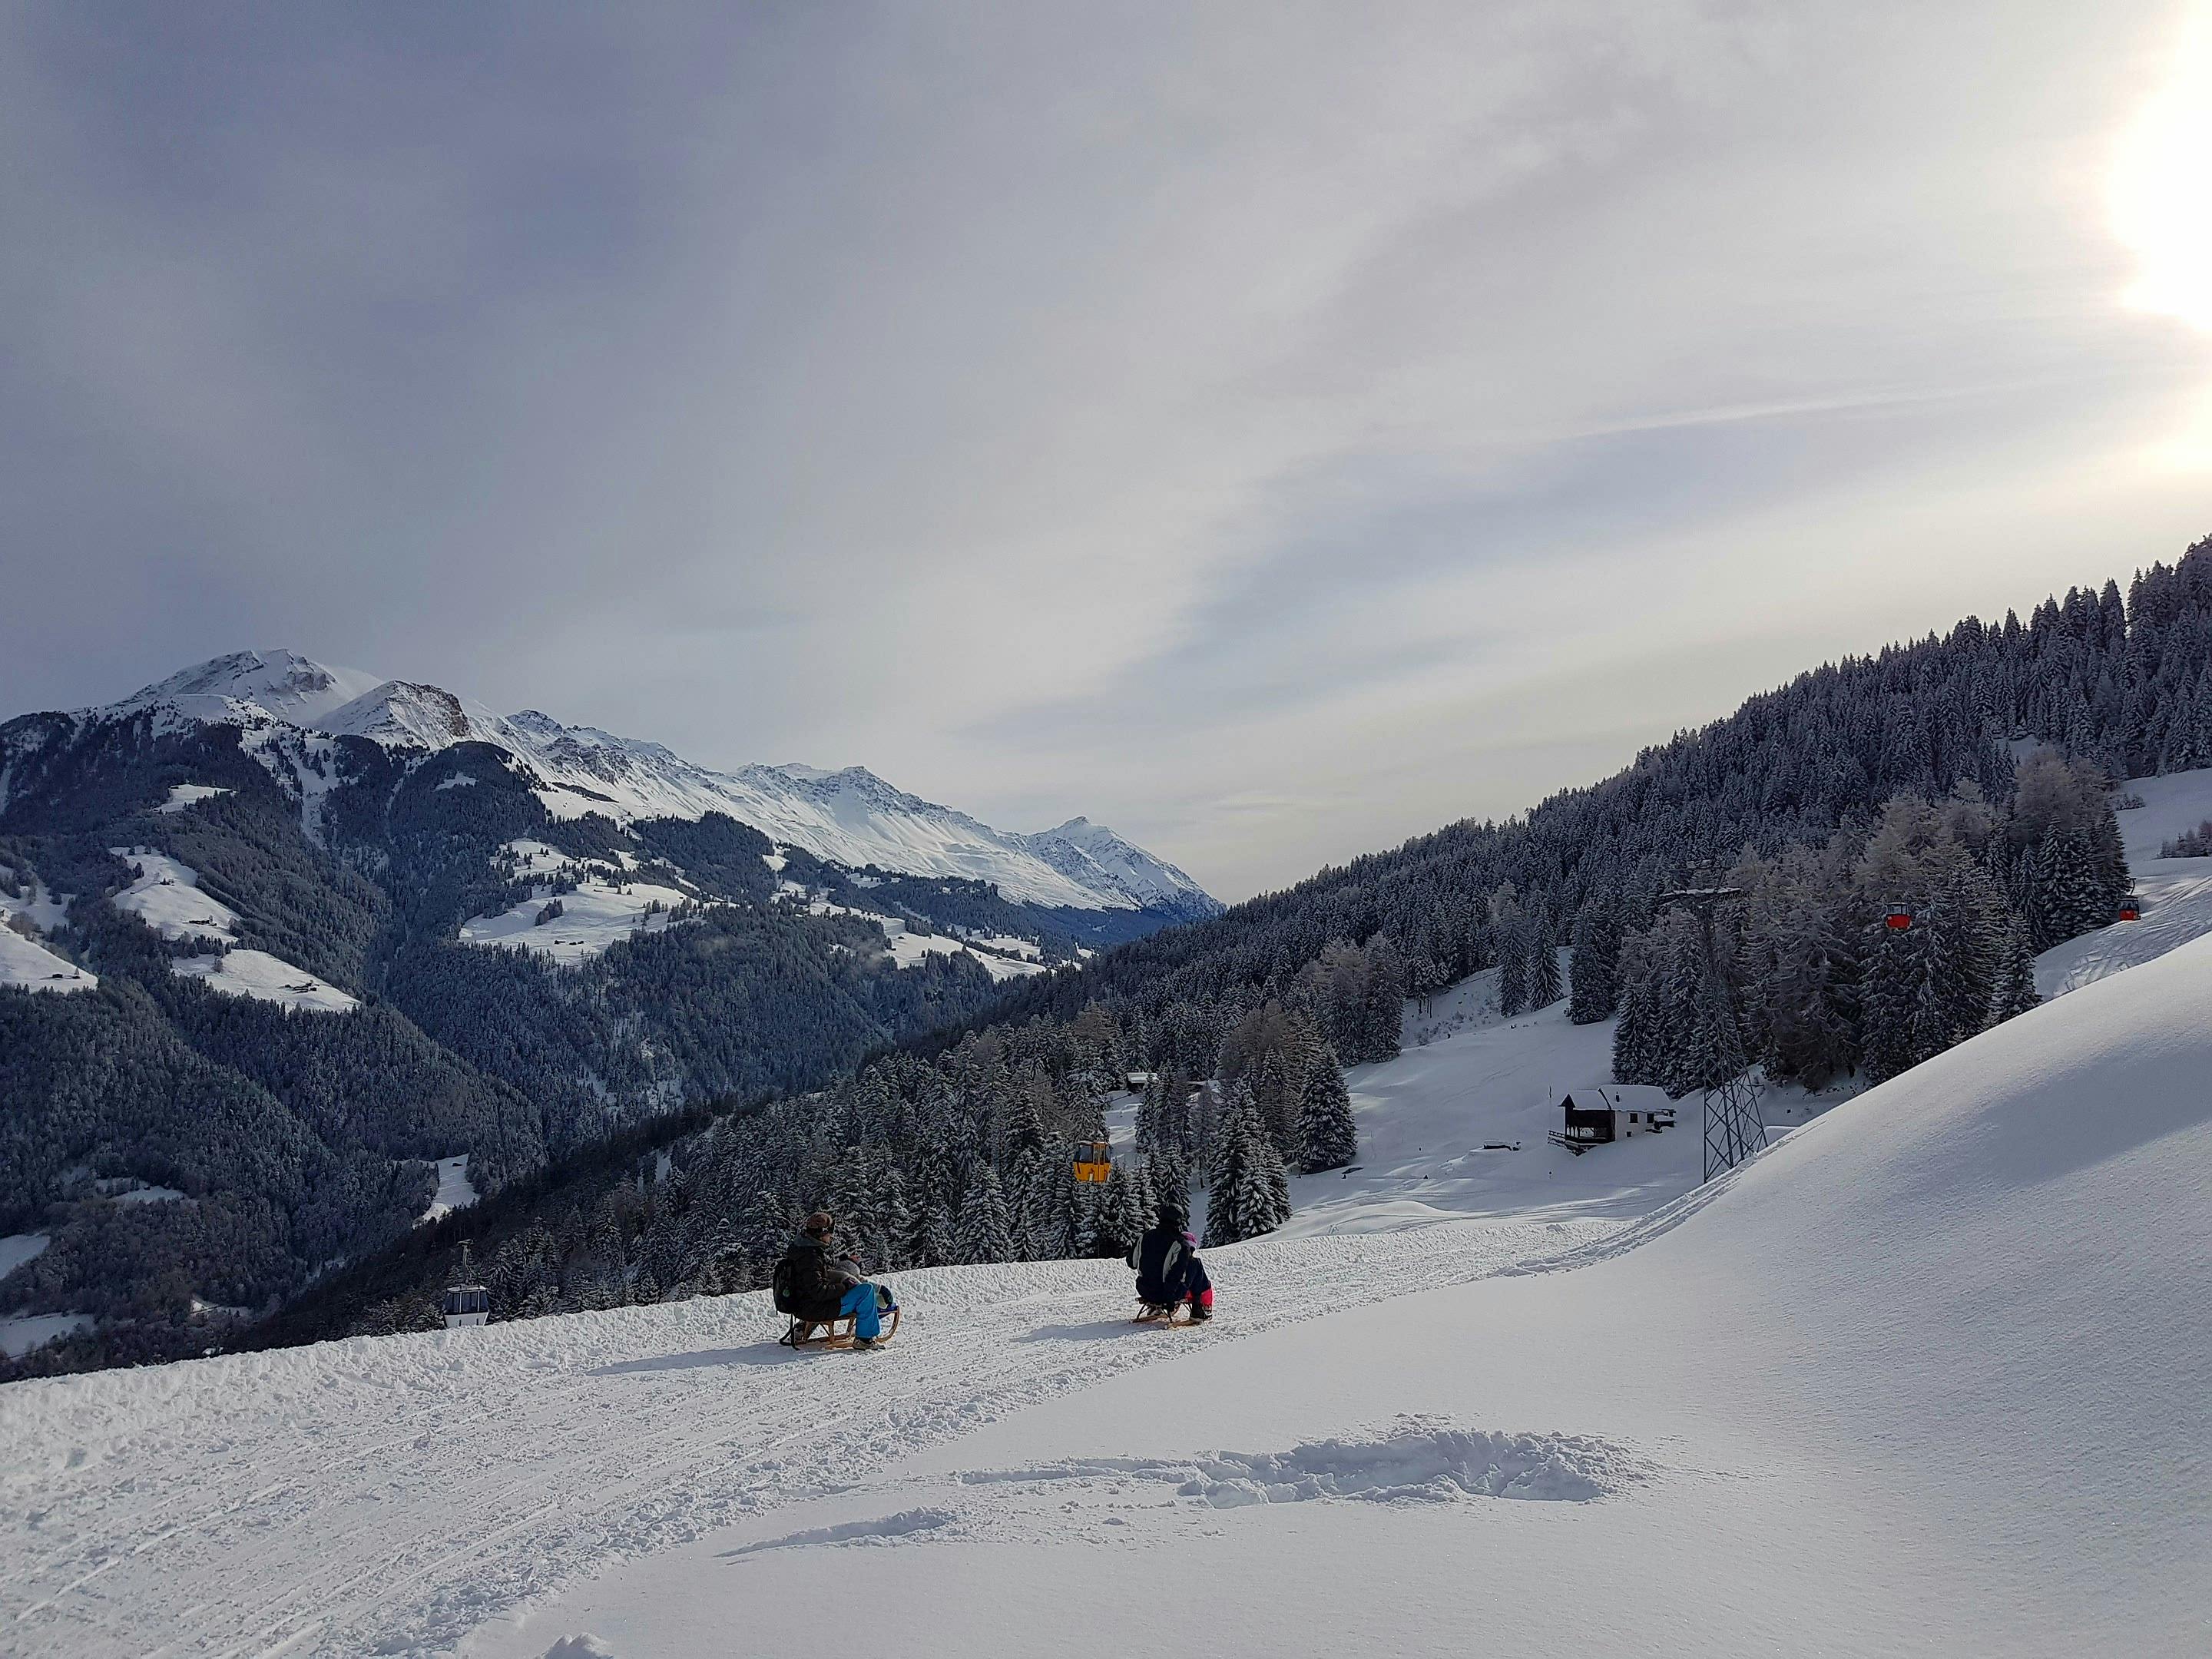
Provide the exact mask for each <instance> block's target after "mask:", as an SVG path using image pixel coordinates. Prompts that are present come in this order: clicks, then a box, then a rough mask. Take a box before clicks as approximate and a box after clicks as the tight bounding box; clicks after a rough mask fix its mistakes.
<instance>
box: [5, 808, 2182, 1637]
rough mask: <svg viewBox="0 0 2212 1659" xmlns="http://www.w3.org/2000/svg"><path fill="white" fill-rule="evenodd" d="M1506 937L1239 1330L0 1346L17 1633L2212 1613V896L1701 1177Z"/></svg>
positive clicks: (1022, 1311) (1865, 1631)
mask: <svg viewBox="0 0 2212 1659" xmlns="http://www.w3.org/2000/svg"><path fill="white" fill-rule="evenodd" d="M2156 782H2157V781H2152V786H2146V785H2142V784H2138V785H2136V786H2135V787H2137V788H2138V789H2139V790H2140V791H2142V793H2145V794H2146V795H2147V796H2148V794H2149V793H2151V787H2153V786H2154V785H2155V783H2156ZM2182 787H2184V786H2183V785H2182V784H2180V783H2178V782H2177V783H2176V784H2175V785H2174V788H2175V791H2176V793H2177V794H2178V793H2179V791H2180V789H2181V788H2182ZM2165 805H2166V806H2169V807H2171V808H2172V810H2173V811H2178V812H2184V813H2185V812H2186V811H2192V810H2194V808H2193V807H2191V806H2189V805H2187V804H2185V803H2182V802H2178V801H2175V802H2167V803H2166V804H2165ZM2143 810H2144V811H2146V812H2148V811H2151V810H2153V809H2151V808H2146V809H2143ZM2132 817H2136V814H2133V813H2131V814H2128V815H2124V817H2123V818H2122V823H2124V825H2127V826H2128V828H2129V831H2130V839H2131V840H2136V839H2138V838H2140V837H2141V836H2142V834H2143V833H2144V832H2142V831H2139V830H2138V829H2136V825H2135V824H2134V823H2130V818H2132ZM2195 821H2196V820H2195V819H2193V818H2191V819H2190V820H2189V822H2190V823H2192V824H2193V823H2194V822H2195ZM2156 833H2163V834H2170V833H2172V829H2163V830H2162V831H2157V832H2156ZM2151 850H2152V851H2153V852H2155V844H2154V843H2153V845H2152V848H2151ZM2138 867H2139V868H2142V867H2143V866H2142V865H2141V864H2140V863H2139V865H2138ZM2146 873H2147V874H2148V875H2150V876H2153V877H2154V876H2155V874H2156V872H2146ZM2145 887H2146V890H2148V888H2149V883H2148V880H2147V881H2146V883H2145ZM2137 927H2138V930H2139V931H2138V932H2137V933H2135V934H2133V935H2130V937H2132V938H2136V939H2142V938H2146V937H2149V936H2150V935H2149V931H2148V927H2145V926H2144V925H2142V924H2137ZM2168 937H2171V935H2168ZM1489 977H1490V976H1480V975H1479V976H1477V979H1476V980H1474V981H1469V982H1468V983H1467V984H1465V985H1463V986H1461V987H1455V990H1454V991H1452V992H1451V993H1449V994H1446V995H1444V996H1442V997H1439V998H1437V999H1435V1000H1432V1001H1431V1003H1430V1005H1429V1006H1426V1007H1425V1008H1423V1007H1416V1008H1413V1009H1410V1010H1409V1011H1408V1015H1407V1039H1408V1047H1407V1052H1406V1053H1405V1054H1403V1055H1402V1056H1401V1058H1400V1059H1399V1060H1395V1061H1393V1062H1390V1063H1389V1064H1388V1065H1383V1066H1367V1067H1361V1068H1358V1070H1356V1071H1355V1072H1354V1073H1352V1077H1351V1080H1352V1086H1353V1091H1354V1104H1355V1109H1356V1111H1357V1113H1358V1120H1359V1126H1360V1131H1361V1140H1362V1145H1361V1158H1360V1164H1361V1167H1360V1168H1359V1169H1358V1170H1355V1171H1351V1172H1348V1173H1340V1174H1334V1175H1329V1176H1316V1177H1312V1178H1310V1179H1306V1180H1302V1181H1300V1182H1297V1184H1296V1187H1295V1188H1294V1197H1295V1199H1296V1201H1297V1214H1296V1215H1295V1216H1294V1218H1293V1220H1292V1223H1291V1226H1290V1227H1289V1228H1288V1229H1286V1230H1285V1232H1284V1233H1283V1234H1279V1235H1277V1236H1275V1237H1270V1238H1267V1239H1264V1240H1260V1241H1255V1242H1254V1243H1249V1244H1246V1245H1241V1246H1237V1247H1235V1248H1232V1249H1225V1250H1218V1251H1212V1252H1209V1253H1208V1261H1209V1263H1210V1264H1211V1266H1212V1267H1213V1269H1214V1273H1215V1277H1216V1279H1217V1280H1218V1284H1219V1285H1220V1308H1221V1316H1220V1319H1219V1321H1218V1322H1217V1324H1215V1325H1214V1326H1212V1327H1211V1328H1203V1329H1198V1330H1189V1331H1176V1332H1166V1331H1158V1330H1151V1329H1139V1328H1132V1327H1130V1326H1129V1325H1128V1324H1127V1322H1126V1313H1127V1304H1128V1288H1127V1286H1128V1280H1127V1273H1126V1271H1125V1270H1123V1269H1121V1268H1120V1267H1118V1266H1116V1265H1115V1264H1110V1263H1109V1264H1101V1263H1078V1262H1055V1263H1046V1264H1038V1265H1035V1266H1025V1267H1008V1268H990V1269H986V1268H950V1269H939V1270H935V1271H933V1272H927V1273H910V1274H902V1275H899V1276H897V1278H896V1285H897V1288H898V1290H899V1291H900V1294H901V1297H902V1300H903V1301H904V1303H905V1304H906V1305H907V1308H908V1314H907V1319H906V1322H905V1323H904V1325H903V1326H902V1329H901V1332H900V1334H899V1336H898V1338H897V1340H896V1342H895V1343H894V1344H893V1345H892V1346H891V1347H890V1349H889V1350H888V1351H887V1352H884V1353H882V1354H879V1355H852V1354H845V1355H837V1354H814V1355H793V1354H791V1353H789V1352H787V1351H785V1350H783V1349H781V1348H779V1347H777V1346H775V1344H774V1342H773V1340H772V1338H773V1334H774V1331H775V1320H774V1318H773V1316H772V1315H771V1314H770V1312H769V1310H768V1309H767V1308H766V1307H765V1306H764V1298H763V1297H760V1296H758V1295H754V1296H748V1297H723V1298H713V1299H708V1300H702V1301H697V1302H693V1303H689V1304H677V1305H669V1306H662V1307H656V1308H647V1309H635V1310H621V1311H617V1312H614V1313H608V1314H598V1315H578V1316H572V1317H568V1318H562V1319H554V1320H541V1321H532V1322H523V1323H519V1324H512V1325H501V1326H493V1327H489V1328H485V1329H482V1330H473V1331H455V1332H447V1333H440V1334H432V1335H428V1336H419V1337H404V1338H387V1339H360V1340H353V1341H349V1342H343V1343H331V1344H325V1345H320V1346H316V1347H313V1348H307V1349H299V1350H292V1351H288V1352H276V1353H269V1354H261V1355H251V1356H240V1357H234V1358H222V1359H215V1360H209V1361H201V1362H193V1363H191V1364H182V1365H173V1366H166V1367H160V1368H155V1369H149V1370H140V1371H129V1372H109V1373H103V1374H100V1375H98V1376H88V1377H79V1378H71V1379H67V1380H58V1381H54V1382H50V1383H29V1384H22V1385H17V1386H15V1387H11V1388H9V1389H4V1390H0V1541H4V1542H0V1604H4V1606H5V1607H8V1608H9V1609H10V1610H11V1612H12V1615H13V1618H14V1621H15V1622H14V1623H13V1624H12V1626H9V1627H8V1628H9V1637H8V1638H7V1641H6V1642H5V1643H4V1644H0V1646H4V1647H5V1648H6V1650H8V1651H10V1652H21V1653H23V1654H25V1655H27V1656H28V1655H48V1654H52V1655H71V1656H74V1655H88V1654H101V1655H105V1654H109V1653H118V1654H119V1653H141V1652H151V1651H156V1650H160V1651H166V1652H170V1653H179V1654H202V1653H205V1654H213V1653H237V1654H247V1653H253V1654H265V1653H273V1652H289V1653H313V1654H317V1655H331V1656H346V1655H353V1654H367V1653H369V1652H377V1653H385V1654H425V1655H427V1654H434V1653H447V1652H458V1653H459V1654H463V1655H466V1656H471V1659H541V1656H544V1655H547V1654H548V1653H549V1652H551V1651H554V1650H556V1644H561V1643H562V1642H564V1641H569V1640H570V1638H575V1639H574V1642H573V1643H572V1645H570V1646H569V1647H568V1648H566V1649H564V1650H562V1651H564V1652H568V1653H577V1652H605V1653H610V1654H613V1655H615V1656H618V1659H675V1656H686V1659H688V1656H691V1655H695V1654H698V1653H703V1652H722V1651H758V1652H774V1651H781V1650H795V1649H799V1648H801V1647H809V1646H812V1645H817V1644H819V1643H820V1642H821V1641H822V1640H823V1639H842V1638H843V1636H844V1634H845V1632H854V1635H855V1636H856V1637H857V1638H859V1639H866V1640H868V1641H871V1642H872V1643H873V1644H875V1645H878V1646H882V1645H890V1646H892V1647H894V1648H895V1649H896V1650H897V1651H900V1652H902V1653H915V1654H919V1655H925V1656H934V1655H939V1654H944V1655H954V1654H958V1655H962V1656H967V1655H971V1654H974V1655H1005V1654H1039V1655H1043V1654H1054V1655H1057V1654H1060V1653H1063V1652H1066V1651H1069V1650H1076V1651H1085V1652H1088V1651H1098V1652H1125V1651H1150V1650H1156V1649H1161V1648H1167V1649H1170V1650H1191V1651H1197V1652H1203V1653H1206V1654H1209V1655H1215V1654H1218V1655H1223V1656H1230V1659H1241V1656H1244V1655H1248V1654H1249V1655H1251V1656H1254V1659H1261V1656H1266V1659H1282V1656H1298V1655H1314V1656H1323V1655H1326V1656H1329V1659H1340V1656H1341V1655H1342V1654H1345V1653H1348V1652H1376V1653H1393V1654H1417V1655H1428V1654H1436V1655H1444V1654H1458V1653H1462V1652H1467V1651H1470V1650H1479V1651H1495V1652H1503V1653H1512V1654H1516V1655H1530V1656H1541V1655H1551V1654H1559V1655H1574V1656H1577V1659H1579V1656H1584V1655H1589V1654H1607V1655H1610V1654H1623V1653H1643V1652H1668V1653H1672V1652H1681V1653H1698V1654H1701V1655H1705V1654H1711V1655H1721V1656H1734V1655H1751V1654H1759V1655H1765V1654H1771V1653H1790V1654H1822V1655H1825V1654H1835V1655H1844V1654H1850V1655H1861V1654H1864V1655H1874V1654H1883V1655H1887V1654H1892V1653H1924V1654H1929V1655H1951V1654H1975V1655H1981V1654H1986V1655H2031V1656H2036V1655H2054V1656H2055V1655H2060V1654H2066V1655H2072V1654H2077V1653H2084V1652H2111V1653H2126V1654H2129V1655H2131V1656H2132V1655H2165V1654H2175V1655H2179V1654H2194V1653H2199V1652H2202V1651H2204V1650H2205V1643H2206V1638H2207V1635H2208V1630H2212V1626H2208V1623H2207V1619H2206V1615H2205V1613H2203V1595H2204V1590H2205V1587H2206V1585H2207V1584H2208V1583H2212V1419H2207V1417H2206V1415H2205V1413H2204V1412H2203V1400H2204V1399H2205V1398H2206V1397H2207V1396H2208V1394H2212V1346H2208V1340H2207V1338H2206V1337H2205V1334H2204V1332H2205V1330H2206V1328H2207V1304H2206V1302H2205V1297H2204V1291H2203V1287H2204V1286H2205V1285H2207V1284H2212V1097H2207V1096H2206V1095H2205V1093H2204V1091H2203V1089H2202V1087H2201V1079H2202V1078H2203V1075H2204V1074H2205V1072H2206V1070H2207V1068H2208V1066H2212V1024H2208V1023H2207V1022H2205V1021H2204V1020H2203V1017H2202V1011H2203V1008H2204V1007H2205V1006H2208V1003H2212V942H2206V941H2203V940H2195V941H2193V942H2189V943H2186V944H2185V945H2184V948H2181V949H2179V950H2177V951H2172V953H2171V954H2169V955H2166V956H2165V957H2163V958H2162V959H2160V960H2157V961H2153V962H2149V963H2147V964H2146V965H2141V966H2138V967H2137V968H2136V970H2135V971H2133V972H2130V973H2129V974H2127V975H2124V976H2112V975H2110V974H2109V971H2108V972H2107V974H2106V976H2105V977H2101V978H2099V977H2092V978H2090V979H2088V980H2087V981H2084V982H2082V983H2081V985H2080V987H2079V988H2077V989H2075V990H2074V991H2073V992H2072V993H2071V994H2068V995H2065V996H2063V998H2060V999H2058V1000H2055V1001H2053V1002H2051V1004H2049V1005H2048V1006H2045V1007H2042V1008H2039V1009H2037V1010H2035V1011H2034V1012H2032V1013H2029V1014H2027V1015H2026V1016H2023V1017H2022V1018H2019V1019H2017V1020H2014V1021H2012V1022H2009V1023H2008V1024H2005V1025H2003V1026H2001V1027H1999V1028H1997V1029H1996V1030H1993V1031H1991V1032H1989V1033H1985V1034H1984V1036H1980V1037H1978V1038H1976V1039H1975V1040H1974V1041H1973V1042H1969V1043H1967V1044H1966V1045H1963V1046H1962V1047H1960V1048H1957V1049H1954V1050H1953V1051H1952V1052H1950V1053H1949V1054H1944V1055H1942V1056H1939V1057H1938V1058H1937V1059H1936V1060H1932V1061H1930V1062H1929V1063H1928V1064H1926V1065H1924V1066H1920V1067H1917V1068H1916V1069H1915V1070H1913V1071H1912V1072H1911V1073H1907V1074H1906V1075H1905V1076H1904V1077H1902V1078H1899V1079H1895V1080H1893V1081H1892V1082H1890V1083H1888V1084H1887V1085H1882V1086H1881V1087H1880V1088H1877V1089H1874V1090H1871V1091H1866V1092H1864V1093H1863V1094H1860V1095H1858V1096H1857V1097H1851V1098H1844V1097H1841V1096H1838V1097H1829V1098H1823V1097H1814V1098H1813V1099H1810V1100H1808V1099H1807V1098H1806V1097H1802V1095H1796V1094H1794V1093H1792V1092H1791V1091H1769V1094H1768V1097H1767V1103H1766V1109H1765V1115H1766V1116H1767V1118H1768V1120H1769V1122H1770V1125H1771V1126H1773V1127H1774V1129H1775V1131H1776V1132H1777V1133H1778V1134H1782V1135H1783V1136H1784V1138H1782V1139H1779V1141H1778V1144H1777V1145H1775V1146H1772V1147H1771V1148H1770V1150H1769V1151H1768V1152H1766V1153H1765V1154H1764V1155H1763V1156H1761V1157H1760V1158H1758V1159H1756V1160H1754V1161H1753V1163H1752V1164H1750V1165H1748V1166H1747V1167H1746V1168H1744V1169H1741V1170H1737V1171H1735V1172H1733V1173H1731V1174H1730V1175H1729V1176H1724V1177H1723V1178H1722V1179H1721V1180H1719V1181H1717V1182H1712V1183H1710V1184H1708V1185H1706V1186H1704V1187H1694V1185H1693V1183H1694V1181H1695V1177H1696V1172H1697V1171H1696V1166H1697V1164H1698V1160H1699V1146H1698V1141H1697V1130H1696V1125H1695V1121H1694V1115H1695V1103H1694V1102H1686V1103H1683V1106H1684V1110H1683V1125H1682V1127H1680V1128H1678V1129H1675V1130H1673V1131H1670V1132H1668V1133H1664V1134H1662V1135H1659V1136H1656V1137H1638V1139H1635V1140H1632V1141H1629V1142H1626V1143H1621V1144H1619V1145H1616V1146H1610V1147H1604V1148H1600V1149H1598V1150H1596V1151H1594V1152H1590V1153H1589V1154H1588V1155H1586V1156H1585V1157H1584V1158H1580V1159H1577V1158H1573V1157H1571V1155H1570V1154H1567V1153H1565V1152H1560V1151H1558V1150H1557V1149H1553V1148H1551V1147H1549V1146H1547V1145H1545V1143H1544V1141H1543V1133H1544V1131H1545V1130H1547V1129H1548V1128H1550V1127H1554V1125H1555V1122H1556V1117H1555V1109H1556V1103H1557V1097H1558V1095H1559V1093H1560V1092H1562V1091H1569V1090H1575V1091H1580V1090H1582V1089H1584V1088H1587V1087H1589V1085H1593V1084H1596V1083H1599V1082H1601V1081H1602V1079H1604V1077H1605V1074H1606V1069H1607V1067H1606V1060H1607V1054H1608V1053H1609V1046H1610V1042H1611V1034H1612V1028H1611V1024H1610V1023H1609V1022H1608V1023H1606V1024H1599V1025H1593V1026H1588V1027H1575V1026H1571V1025H1569V1024H1566V1022H1565V1011H1564V1006H1554V1007H1553V1008H1552V1009H1549V1010H1546V1011H1544V1012H1541V1013H1539V1014H1536V1015H1533V1016H1526V1017H1522V1018H1518V1019H1516V1020H1513V1021H1510V1022H1509V1021H1500V1020H1498V1018H1497V1017H1496V1014H1495V990H1494V986H1492V985H1491V984H1489V983H1488V982H1487V981H1488V978H1489ZM1131 1106H1132V1103H1131V1101H1129V1100H1128V1099H1127V1098H1126V1097H1125V1098H1123V1099H1122V1100H1121V1101H1119V1102H1117V1103H1116V1109H1115V1112H1114V1113H1113V1114H1112V1119H1113V1121H1114V1122H1115V1125H1116V1132H1117V1133H1119V1134H1126V1133H1127V1119H1128V1116H1129V1114H1130V1110H1131ZM1808 1115H1813V1116H1814V1121H1806V1120H1807V1118H1808ZM1798 1125H1802V1127H1793V1126H1798ZM1516 1141H1517V1142H1518V1144H1519V1146H1520V1147H1521V1150H1520V1151H1519V1152H1505V1151H1499V1152H1491V1151H1487V1150H1486V1143H1490V1142H1499V1143H1504V1145H1506V1146H1510V1145H1511V1144H1513V1143H1515V1142H1516ZM442 1174H443V1170H441V1176H442ZM1471 1217H1480V1219H1475V1218H1471ZM1413 1224H1421V1225H1413ZM1386 1230H1387V1231H1386ZM586 1632H591V1633H593V1635H594V1638H595V1639H594V1641H593V1642H592V1643H591V1644H588V1645H587V1644H585V1643H584V1642H583V1640H582V1639H581V1638H583V1636H584V1634H585V1633H586ZM825 1632H827V1633H828V1636H827V1638H825ZM163 1644H167V1645H166V1646H164V1645H163Z"/></svg>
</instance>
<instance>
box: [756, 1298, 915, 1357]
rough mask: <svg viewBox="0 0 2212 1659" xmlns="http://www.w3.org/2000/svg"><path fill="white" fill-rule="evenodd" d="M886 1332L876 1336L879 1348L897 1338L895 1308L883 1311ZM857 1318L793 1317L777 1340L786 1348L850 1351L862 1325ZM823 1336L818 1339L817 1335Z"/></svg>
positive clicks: (896, 1313) (853, 1315)
mask: <svg viewBox="0 0 2212 1659" xmlns="http://www.w3.org/2000/svg"><path fill="white" fill-rule="evenodd" d="M883 1314H884V1328H883V1329H882V1330H880V1331H878V1332H877V1333H876V1346H878V1347H879V1348H880V1347H882V1346H884V1343H886V1342H888V1341H890V1340H891V1338H892V1337H893V1336H895V1335H896V1334H898V1328H899V1310H897V1309H896V1307H891V1308H886V1309H884V1310H883ZM859 1322H860V1316H859V1315H858V1314H838V1315H836V1316H835V1317H833V1318H829V1319H801V1318H799V1316H797V1315H795V1314H794V1315H793V1316H791V1325H790V1328H788V1329H787V1330H786V1331H785V1332H784V1334H782V1335H781V1336H779V1337H778V1338H776V1340H777V1341H778V1342H779V1343H781V1345H782V1346H785V1347H787V1348H849V1347H851V1346H853V1342H854V1326H856V1325H857V1324H858V1323H859ZM817 1331H819V1332H820V1333H821V1334H820V1335H819V1336H817V1335H816V1334H815V1333H816V1332H817Z"/></svg>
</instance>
